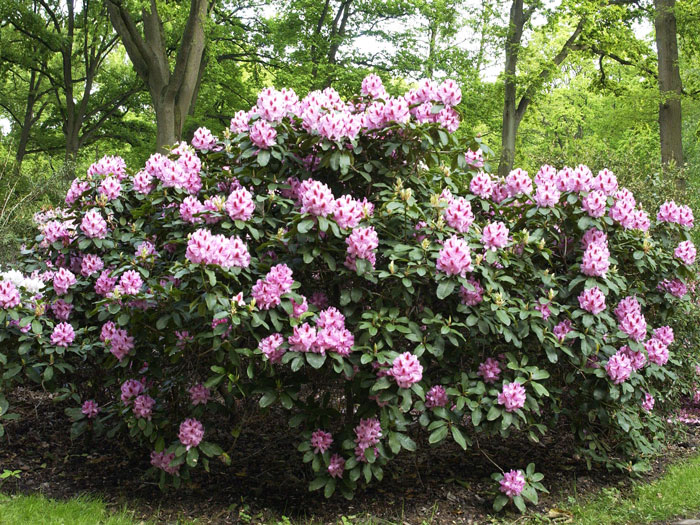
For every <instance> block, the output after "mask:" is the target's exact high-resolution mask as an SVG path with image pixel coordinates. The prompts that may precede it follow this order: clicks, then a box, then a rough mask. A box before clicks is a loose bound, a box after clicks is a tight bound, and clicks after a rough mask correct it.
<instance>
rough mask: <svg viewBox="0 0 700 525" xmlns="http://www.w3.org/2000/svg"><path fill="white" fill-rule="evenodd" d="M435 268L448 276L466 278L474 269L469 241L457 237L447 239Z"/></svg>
mask: <svg viewBox="0 0 700 525" xmlns="http://www.w3.org/2000/svg"><path fill="white" fill-rule="evenodd" d="M435 267H436V268H437V269H438V270H439V271H442V272H445V273H446V274H447V275H461V276H462V277H464V276H465V274H466V273H467V272H471V271H472V270H473V269H474V268H473V266H472V258H471V253H470V250H469V244H467V241H465V240H464V239H462V238H460V237H457V236H456V235H453V236H452V237H450V238H449V239H447V240H446V241H445V242H444V244H443V245H442V249H441V250H440V252H439V254H438V260H437V263H436V264H435Z"/></svg>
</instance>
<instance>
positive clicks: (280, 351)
mask: <svg viewBox="0 0 700 525" xmlns="http://www.w3.org/2000/svg"><path fill="white" fill-rule="evenodd" d="M282 343H284V337H282V334H272V335H270V336H267V337H265V338H264V339H262V340H261V341H260V343H258V348H259V349H260V351H261V352H262V353H263V355H264V356H265V357H267V358H268V359H269V360H270V362H271V363H279V362H280V361H281V360H282V356H283V355H284V351H285V349H284V348H283V347H282Z"/></svg>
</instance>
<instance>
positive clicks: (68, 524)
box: [0, 495, 146, 525]
mask: <svg viewBox="0 0 700 525" xmlns="http://www.w3.org/2000/svg"><path fill="white" fill-rule="evenodd" d="M28 523H31V524H35V525H95V524H97V523H99V524H100V525H135V524H137V523H138V524H139V525H141V524H143V525H146V522H142V521H141V522H137V521H135V520H134V519H133V516H132V514H131V513H129V512H127V511H119V512H113V511H111V510H108V509H107V507H106V506H105V504H104V503H103V502H101V501H99V500H96V499H94V498H89V497H85V496H79V497H77V498H73V499H71V500H69V501H56V500H52V499H48V498H46V497H44V496H42V495H30V496H6V495H0V524H2V525H26V524H28Z"/></svg>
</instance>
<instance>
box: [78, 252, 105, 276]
mask: <svg viewBox="0 0 700 525" xmlns="http://www.w3.org/2000/svg"><path fill="white" fill-rule="evenodd" d="M104 267H105V263H104V262H103V261H102V259H101V258H100V257H99V256H98V255H93V254H88V255H86V256H85V257H83V260H82V261H81V262H80V275H82V276H83V277H90V276H91V275H92V274H93V273H96V272H99V271H100V270H102V269H103V268H104Z"/></svg>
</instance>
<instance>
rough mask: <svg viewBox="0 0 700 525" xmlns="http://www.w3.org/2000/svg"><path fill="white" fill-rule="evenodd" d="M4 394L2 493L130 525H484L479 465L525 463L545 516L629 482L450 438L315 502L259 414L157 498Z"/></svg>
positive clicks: (59, 424)
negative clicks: (11, 415)
mask: <svg viewBox="0 0 700 525" xmlns="http://www.w3.org/2000/svg"><path fill="white" fill-rule="evenodd" d="M10 399H11V403H12V411H13V412H18V413H20V414H21V416H22V417H21V418H20V419H19V420H17V421H11V422H8V423H6V425H5V427H6V434H7V435H6V437H5V438H3V440H2V441H0V471H2V470H3V469H9V470H20V471H21V474H20V476H19V478H17V479H14V478H11V479H9V480H7V481H6V482H5V483H4V485H2V486H1V487H0V490H2V492H5V493H23V494H27V493H42V494H44V495H46V496H47V497H51V498H56V499H67V498H70V497H73V496H76V495H78V494H91V495H96V496H99V497H100V498H102V499H103V500H104V501H106V502H107V503H108V504H109V505H110V506H114V507H117V508H122V507H124V506H125V505H126V506H128V508H129V509H130V510H132V511H133V512H134V513H135V517H136V518H137V519H150V520H154V521H156V522H159V523H175V522H178V521H181V520H186V519H197V520H198V523H202V524H210V523H211V524H215V523H277V522H278V521H280V520H282V517H283V516H287V517H289V518H290V519H291V520H292V521H297V520H298V521H301V522H302V523H306V522H307V521H310V520H312V519H313V522H314V523H336V522H337V521H338V519H339V518H340V516H347V517H352V516H354V517H355V519H356V520H357V522H360V523H361V522H362V521H363V517H367V516H372V517H373V518H374V522H375V523H382V522H383V521H385V522H387V523H389V522H390V523H400V524H405V523H407V524H413V523H422V522H427V523H434V524H452V523H465V524H469V523H474V524H476V523H488V522H490V521H491V516H492V513H491V504H492V501H493V497H494V496H495V495H496V491H497V487H496V484H495V483H494V482H493V481H492V480H491V479H490V475H491V473H492V472H494V471H495V470H496V469H495V467H494V466H493V464H492V463H491V462H490V460H489V458H493V459H494V460H495V461H496V462H497V463H499V464H500V465H503V466H504V467H506V468H508V469H509V468H525V466H526V465H527V464H528V463H530V462H534V463H535V464H536V466H537V470H538V471H539V472H542V473H544V474H545V476H546V477H545V480H544V483H545V486H547V487H548V488H549V490H550V491H551V492H552V493H551V494H550V495H544V497H543V498H542V499H541V501H540V504H539V505H538V506H537V507H536V508H535V509H534V510H535V511H539V512H544V513H547V511H549V510H550V508H551V507H552V506H553V505H555V504H556V503H557V502H559V501H561V500H562V498H563V499H566V497H567V495H571V494H574V493H576V494H577V495H582V494H584V495H585V494H592V493H594V492H595V491H596V490H598V489H599V488H600V487H604V486H615V487H618V488H622V489H623V490H624V489H625V488H626V487H629V486H630V485H631V483H632V481H631V478H630V477H629V476H625V475H624V474H621V473H610V472H607V471H604V470H592V471H589V470H587V469H586V465H585V462H584V461H583V460H581V459H580V458H578V457H576V456H575V454H573V453H572V450H571V448H570V445H571V439H568V438H567V436H566V435H555V434H550V435H548V436H546V437H545V438H544V439H543V441H542V443H540V444H535V443H530V442H529V441H527V440H526V439H524V438H518V437H515V438H511V439H509V440H507V441H501V440H494V439H491V440H488V442H486V443H484V442H482V443H480V446H481V450H482V451H483V452H482V451H476V450H469V451H467V452H464V451H463V450H462V449H461V448H459V447H458V446H457V445H455V444H454V443H450V444H443V445H442V446H440V447H439V448H430V447H429V446H428V444H427V443H425V442H423V443H419V447H420V448H419V452H418V453H416V454H405V453H402V454H400V455H399V457H397V458H396V459H395V460H394V461H392V462H390V463H389V464H388V465H387V466H386V467H385V469H384V471H385V475H384V480H383V482H382V483H379V484H376V483H375V484H374V485H372V486H371V487H369V488H365V489H362V490H360V491H358V493H357V494H356V496H355V498H354V499H353V500H352V501H347V500H345V499H344V498H342V497H341V496H339V495H338V496H337V497H333V498H331V499H330V500H326V499H325V498H324V497H323V494H321V493H319V492H314V493H309V492H308V490H307V484H308V481H309V479H310V472H309V469H308V467H307V466H305V465H304V464H303V463H302V461H301V454H300V453H299V452H297V451H296V447H295V443H294V441H293V440H290V439H288V437H287V435H286V433H285V430H286V427H285V426H284V424H282V425H281V424H280V421H284V420H282V419H280V417H279V414H275V413H274V412H269V413H267V414H264V415H257V416H255V417H254V418H253V419H251V420H250V421H248V422H247V424H246V426H245V429H244V430H243V431H242V432H241V434H240V436H239V437H238V439H237V442H236V447H235V449H234V450H233V452H232V454H231V465H230V466H226V465H224V464H223V463H221V462H219V461H214V462H213V463H212V468H211V473H209V474H207V473H206V472H204V471H203V470H202V469H197V471H196V472H195V473H194V474H193V477H192V480H191V482H189V483H188V484H187V485H186V486H184V487H182V488H180V489H179V490H169V491H167V492H162V491H161V490H160V489H159V488H158V485H157V482H156V480H155V479H149V478H148V477H146V476H145V474H144V473H145V471H146V470H147V469H148V468H149V466H150V464H149V458H148V456H147V454H144V452H143V450H142V449H140V448H138V447H134V448H129V447H128V446H125V445H123V444H120V442H117V441H115V440H109V439H107V438H96V439H93V440H90V439H89V438H88V437H85V438H83V437H81V438H80V439H78V440H75V441H71V439H70V432H69V430H70V421H69V419H68V418H67V416H66V415H65V414H64V413H63V407H62V405H60V404H57V403H55V402H53V401H52V399H51V396H50V395H48V394H46V393H43V392H40V391H35V390H29V389H18V390H17V391H15V392H13V393H12V394H11V396H10ZM698 446H700V432H699V431H697V430H695V429H691V430H690V432H689V433H688V434H687V435H686V436H684V437H683V438H682V439H681V440H680V441H679V442H678V443H675V444H671V445H669V447H668V449H667V451H666V452H665V453H664V454H663V456H661V457H658V458H656V459H655V460H653V461H652V470H651V471H650V472H648V473H646V474H645V475H644V478H645V479H653V478H655V477H658V476H660V475H661V474H662V473H663V472H664V470H665V468H666V466H667V465H668V464H669V463H670V462H673V461H675V460H678V459H680V458H684V457H688V456H691V455H693V454H696V453H697V448H698ZM562 517H563V518H565V517H566V516H565V515H563V516H562Z"/></svg>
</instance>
